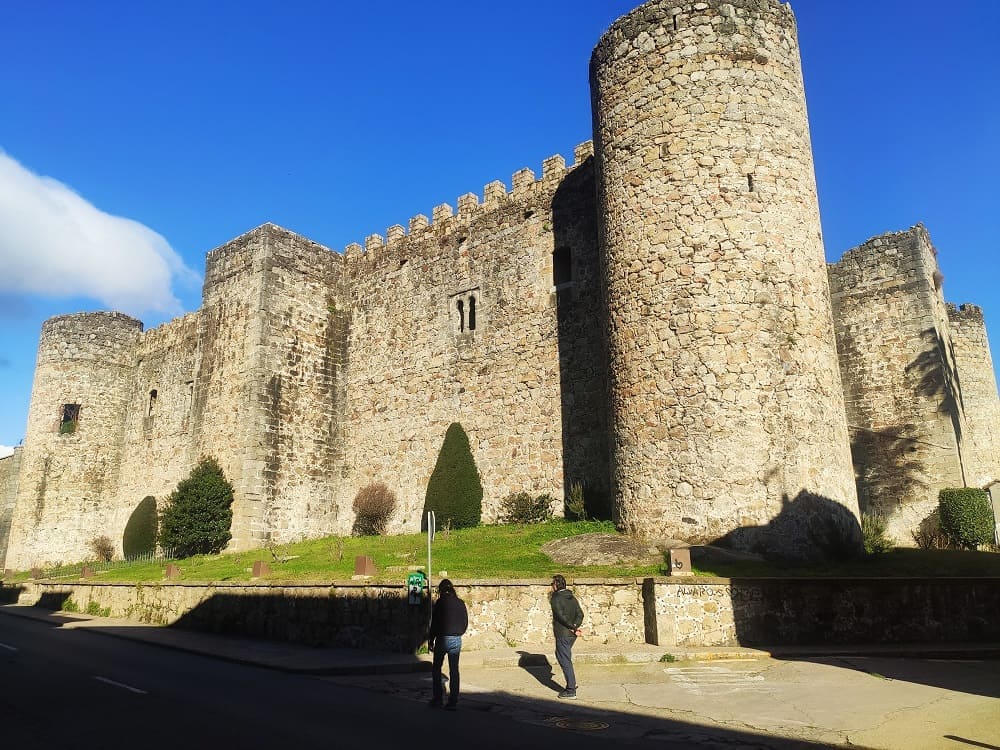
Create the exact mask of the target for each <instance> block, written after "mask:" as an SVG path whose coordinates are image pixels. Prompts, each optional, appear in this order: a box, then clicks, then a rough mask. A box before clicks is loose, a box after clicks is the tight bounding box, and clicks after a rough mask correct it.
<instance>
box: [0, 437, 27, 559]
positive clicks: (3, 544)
mask: <svg viewBox="0 0 1000 750" xmlns="http://www.w3.org/2000/svg"><path fill="white" fill-rule="evenodd" d="M23 453H24V449H23V448H21V447H20V446H18V447H17V448H15V449H14V454H13V455H11V456H7V457H6V458H0V570H3V568H4V566H5V561H6V558H7V543H8V540H9V539H10V524H11V522H12V521H13V520H14V503H15V502H16V500H17V482H18V478H19V476H20V473H21V456H22V454H23Z"/></svg>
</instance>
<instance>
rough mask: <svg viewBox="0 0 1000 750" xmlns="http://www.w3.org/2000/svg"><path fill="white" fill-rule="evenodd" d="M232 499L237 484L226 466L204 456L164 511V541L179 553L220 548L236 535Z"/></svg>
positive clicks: (166, 545)
mask: <svg viewBox="0 0 1000 750" xmlns="http://www.w3.org/2000/svg"><path fill="white" fill-rule="evenodd" d="M232 503H233V487H232V485H231V484H229V482H227V481H226V477H225V474H223V473H222V467H220V466H219V464H218V462H217V461H216V460H215V459H214V458H210V457H205V458H202V459H201V461H200V462H199V463H198V465H197V466H195V467H194V468H193V469H192V470H191V473H190V474H189V475H188V477H187V479H183V480H181V482H180V483H179V484H178V485H177V489H176V490H174V491H173V493H171V495H170V498H169V500H168V504H167V506H166V507H165V508H164V509H163V511H162V512H161V513H160V544H161V545H162V546H163V547H168V548H171V549H173V551H174V554H175V555H176V556H177V557H191V556H192V555H197V554H210V553H215V552H219V551H220V550H221V549H222V548H223V547H225V546H226V544H227V543H228V542H229V540H230V539H231V538H232V534H231V533H230V532H229V527H230V526H231V525H232V523H233V510H232V507H231V506H232Z"/></svg>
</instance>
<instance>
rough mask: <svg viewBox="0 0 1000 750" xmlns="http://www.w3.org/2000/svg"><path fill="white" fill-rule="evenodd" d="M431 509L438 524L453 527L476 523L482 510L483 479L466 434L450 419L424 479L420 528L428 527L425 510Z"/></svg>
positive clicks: (461, 527) (480, 516) (460, 527)
mask: <svg viewBox="0 0 1000 750" xmlns="http://www.w3.org/2000/svg"><path fill="white" fill-rule="evenodd" d="M429 510H432V511H434V515H435V517H436V520H437V525H438V527H450V528H453V529H463V528H472V527H473V526H478V525H479V522H480V520H481V518H482V513H483V483H482V481H481V480H480V478H479V470H478V469H477V468H476V461H475V459H474V458H473V457H472V448H471V447H470V445H469V436H468V435H466V434H465V430H464V429H462V425H460V424H458V423H457V422H453V423H452V424H451V425H450V426H449V427H448V431H447V432H446V433H445V436H444V443H443V444H442V445H441V452H440V453H438V459H437V463H436V464H435V465H434V471H433V472H431V478H430V480H429V481H428V482H427V495H426V496H425V499H424V513H423V514H422V517H421V519H420V526H421V528H422V529H425V530H426V528H427V511H429Z"/></svg>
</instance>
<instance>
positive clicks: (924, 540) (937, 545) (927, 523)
mask: <svg viewBox="0 0 1000 750" xmlns="http://www.w3.org/2000/svg"><path fill="white" fill-rule="evenodd" d="M911 533H912V535H913V541H914V542H916V543H917V546H918V547H919V548H920V549H947V547H948V537H947V536H945V533H944V532H943V531H941V514H940V512H939V511H938V510H937V509H936V508H935V509H934V511H933V512H932V513H931V514H930V515H928V516H927V518H925V519H924V520H923V521H921V522H920V523H919V524H918V525H917V528H916V530H915V531H913V532H911Z"/></svg>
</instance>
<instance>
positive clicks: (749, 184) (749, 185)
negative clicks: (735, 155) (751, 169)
mask: <svg viewBox="0 0 1000 750" xmlns="http://www.w3.org/2000/svg"><path fill="white" fill-rule="evenodd" d="M747 189H748V190H749V191H750V192H751V193H752V192H753V175H752V174H748V175H747Z"/></svg>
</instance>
